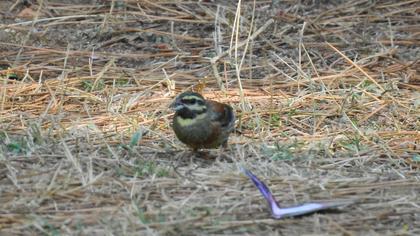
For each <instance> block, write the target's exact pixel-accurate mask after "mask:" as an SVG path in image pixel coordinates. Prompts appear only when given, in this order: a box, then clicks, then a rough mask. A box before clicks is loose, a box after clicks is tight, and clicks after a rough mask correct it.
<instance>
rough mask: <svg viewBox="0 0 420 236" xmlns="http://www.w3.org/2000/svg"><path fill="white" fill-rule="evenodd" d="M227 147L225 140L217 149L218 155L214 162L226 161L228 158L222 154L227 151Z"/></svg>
mask: <svg viewBox="0 0 420 236" xmlns="http://www.w3.org/2000/svg"><path fill="white" fill-rule="evenodd" d="M228 149H229V148H228V145H227V140H226V141H225V142H223V144H222V146H221V147H220V148H219V151H218V152H219V153H218V155H217V158H216V161H220V160H221V159H222V158H223V159H228V156H227V155H226V154H224V152H226V151H227V150H228Z"/></svg>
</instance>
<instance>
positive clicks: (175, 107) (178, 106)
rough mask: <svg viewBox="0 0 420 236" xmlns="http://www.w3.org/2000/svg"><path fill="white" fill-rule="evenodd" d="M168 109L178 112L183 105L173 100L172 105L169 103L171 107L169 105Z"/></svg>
mask: <svg viewBox="0 0 420 236" xmlns="http://www.w3.org/2000/svg"><path fill="white" fill-rule="evenodd" d="M169 108H171V109H172V110H174V111H179V110H181V109H182V108H184V104H182V103H180V102H179V101H178V100H175V101H174V102H173V103H171V105H169Z"/></svg>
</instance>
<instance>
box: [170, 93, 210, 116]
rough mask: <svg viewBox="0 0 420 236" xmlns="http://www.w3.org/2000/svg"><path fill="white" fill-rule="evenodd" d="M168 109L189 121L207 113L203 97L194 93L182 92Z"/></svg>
mask: <svg viewBox="0 0 420 236" xmlns="http://www.w3.org/2000/svg"><path fill="white" fill-rule="evenodd" d="M170 107H171V108H172V109H173V110H175V111H176V113H177V114H178V115H180V116H181V117H183V118H189V119H192V118H194V117H195V116H196V115H199V114H203V113H204V112H206V111H207V106H206V101H205V99H204V97H203V96H201V94H199V93H195V92H184V93H182V94H180V95H178V96H177V97H176V98H175V101H174V102H173V103H172V104H171V105H170Z"/></svg>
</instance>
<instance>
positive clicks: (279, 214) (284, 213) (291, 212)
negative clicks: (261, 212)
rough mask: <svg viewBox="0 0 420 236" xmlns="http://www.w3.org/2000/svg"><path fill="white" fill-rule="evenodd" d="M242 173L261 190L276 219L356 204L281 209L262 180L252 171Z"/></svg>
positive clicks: (301, 206) (245, 170)
mask: <svg viewBox="0 0 420 236" xmlns="http://www.w3.org/2000/svg"><path fill="white" fill-rule="evenodd" d="M241 169H242V172H244V174H245V175H247V176H248V177H249V178H250V179H251V180H252V182H253V183H254V184H255V186H256V187H257V188H258V190H260V192H261V193H262V195H263V197H264V198H265V200H266V201H267V203H268V205H269V206H270V210H271V215H272V216H273V217H274V218H276V219H280V218H284V217H291V216H300V215H305V214H310V213H314V212H317V211H321V210H326V209H332V208H337V207H342V206H346V205H350V204H352V203H354V201H351V200H350V201H335V202H325V203H315V202H313V203H305V204H302V205H297V206H293V207H286V208H280V206H279V204H278V203H277V202H276V200H275V198H274V196H273V194H272V193H271V191H270V189H269V188H268V187H267V185H265V184H264V183H263V182H262V181H261V180H259V179H258V178H257V177H256V176H255V175H254V174H253V173H252V172H251V171H249V170H247V169H245V168H243V167H241Z"/></svg>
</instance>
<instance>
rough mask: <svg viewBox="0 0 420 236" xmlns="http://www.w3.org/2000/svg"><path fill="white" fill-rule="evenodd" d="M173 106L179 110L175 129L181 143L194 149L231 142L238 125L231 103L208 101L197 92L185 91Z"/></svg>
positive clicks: (174, 125)
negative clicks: (229, 139) (230, 137)
mask: <svg viewBox="0 0 420 236" xmlns="http://www.w3.org/2000/svg"><path fill="white" fill-rule="evenodd" d="M171 107H172V108H173V109H174V110H175V111H176V112H175V115H174V118H173V130H174V132H175V134H176V136H177V137H178V139H179V140H180V141H181V142H183V143H185V144H186V145H188V146H189V147H191V148H193V149H194V150H197V149H201V148H218V147H220V146H222V145H223V146H226V145H227V141H228V138H229V134H230V133H231V132H232V131H233V129H234V126H235V114H234V112H233V109H232V107H231V106H229V105H227V104H223V103H219V102H216V101H211V100H205V99H204V97H203V96H201V95H200V94H198V93H195V92H184V93H182V94H180V95H178V96H177V97H176V99H175V101H174V102H173V103H172V104H171Z"/></svg>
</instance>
